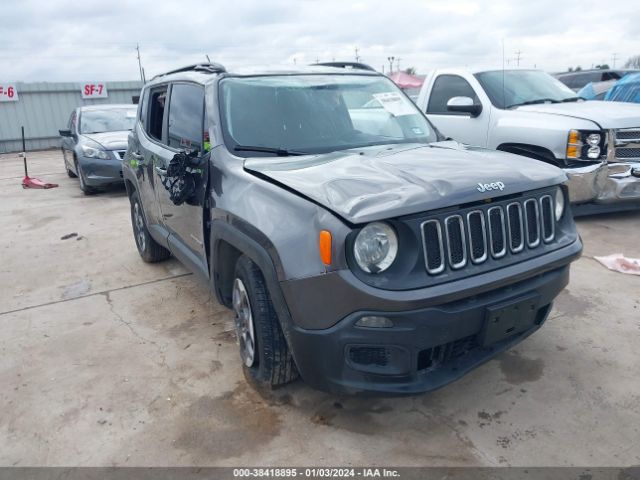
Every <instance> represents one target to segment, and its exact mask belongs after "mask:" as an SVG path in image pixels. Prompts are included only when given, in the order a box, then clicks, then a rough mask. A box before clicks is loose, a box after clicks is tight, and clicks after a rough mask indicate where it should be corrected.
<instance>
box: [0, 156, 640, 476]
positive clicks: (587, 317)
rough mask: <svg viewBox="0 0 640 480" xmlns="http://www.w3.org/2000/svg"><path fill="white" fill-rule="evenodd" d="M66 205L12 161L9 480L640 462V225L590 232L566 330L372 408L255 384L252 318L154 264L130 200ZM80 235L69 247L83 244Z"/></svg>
mask: <svg viewBox="0 0 640 480" xmlns="http://www.w3.org/2000/svg"><path fill="white" fill-rule="evenodd" d="M30 158H31V162H30V173H31V174H32V175H33V176H37V177H40V178H42V179H46V180H47V181H53V182H58V183H59V184H60V187H59V188H57V189H53V190H46V191H45V190H23V189H22V188H21V187H20V181H21V178H22V175H23V171H22V164H21V161H20V160H19V159H18V157H17V155H2V156H0V225H1V226H2V228H1V230H0V287H1V288H0V358H1V359H2V361H1V363H0V386H1V387H2V388H1V390H0V465H3V466H4V465H20V466H34V465H66V466H74V465H82V466H98V465H99V466H108V465H149V466H151V465H157V466H167V465H309V464H311V465H364V466H372V465H407V466H408V465H440V466H463V465H520V466H531V465H580V466H599V465H609V466H624V465H631V464H638V463H640V374H639V372H640V354H639V353H638V352H639V351H640V277H638V276H632V275H623V274H620V273H615V272H611V271H608V270H606V269H605V268H604V267H602V266H601V265H600V264H598V263H597V262H596V261H594V260H593V259H592V258H591V257H592V256H593V255H606V254H610V253H615V252H624V253H625V254H626V255H627V256H630V257H640V241H639V238H640V235H639V233H640V214H638V213H625V214H617V215H607V216H599V217H593V218H590V219H582V220H580V221H579V228H580V231H581V234H582V236H583V239H584V243H585V251H584V256H583V257H582V258H581V259H580V260H579V261H578V262H577V263H575V264H574V266H573V270H572V280H571V283H570V285H569V287H568V289H567V290H566V291H565V292H563V294H562V295H561V296H560V298H559V299H558V301H557V304H556V306H555V308H554V310H553V312H552V314H551V318H550V320H549V321H548V322H547V324H546V325H545V326H544V327H543V328H542V329H541V330H540V331H539V332H538V333H536V334H534V335H533V336H532V337H530V338H529V339H527V340H526V341H525V342H524V343H522V344H520V345H519V346H518V347H517V348H515V349H514V350H512V351H509V352H507V353H505V354H503V355H501V356H500V357H499V358H497V359H495V360H493V361H491V362H489V363H487V364H485V365H484V366H482V367H481V368H479V369H477V370H475V371H474V372H472V373H471V374H469V375H467V376H466V377H465V378H463V379H462V380H460V381H458V382H455V383H453V384H452V385H449V386H447V387H445V388H443V389H441V390H438V391H436V392H433V393H430V394H426V395H421V396H417V397H409V398H390V399H384V398H383V399H380V398H376V399H360V398H349V397H336V396H331V395H327V394H324V393H321V392H317V391H314V390H311V389H310V388H308V387H306V386H305V385H304V384H303V383H302V382H297V383H295V384H293V385H291V386H288V387H285V388H283V389H280V390H278V391H277V394H276V395H275V397H274V398H273V399H272V400H270V401H266V400H264V399H262V398H261V397H260V396H259V395H258V394H256V393H255V392H254V391H253V390H252V389H251V388H250V387H248V385H247V383H246V382H245V380H244V377H243V375H242V369H241V367H240V360H239V354H238V352H237V347H236V344H235V338H234V333H233V327H232V320H233V319H232V315H231V314H230V312H229V311H227V310H226V309H224V308H223V307H221V306H219V305H218V304H217V303H216V301H215V300H214V299H213V298H212V297H211V296H210V295H209V293H208V291H207V288H206V286H205V285H203V284H201V283H198V281H197V280H196V279H195V278H194V276H193V275H190V274H188V273H187V271H186V270H185V269H184V268H183V267H182V266H181V265H180V264H179V263H177V262H176V261H175V260H173V259H172V260H169V261H167V262H165V263H162V264H156V265H147V264H145V263H143V262H142V261H141V260H140V258H139V257H138V253H137V251H136V248H135V245H134V241H133V237H132V234H131V226H130V220H129V208H128V205H129V204H128V201H127V198H126V195H125V193H124V190H122V191H111V192H108V193H102V194H98V195H95V196H89V197H85V196H84V195H83V194H82V193H81V192H80V190H79V188H78V185H77V180H75V179H70V178H68V177H67V176H66V174H65V172H64V169H63V163H62V158H61V155H60V154H59V152H57V151H50V152H39V153H32V154H30ZM72 233H76V234H77V236H73V237H71V238H68V239H64V240H63V239H62V238H63V237H64V236H65V235H68V234H72Z"/></svg>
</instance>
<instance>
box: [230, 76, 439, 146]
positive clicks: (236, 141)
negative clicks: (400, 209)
mask: <svg viewBox="0 0 640 480" xmlns="http://www.w3.org/2000/svg"><path fill="white" fill-rule="evenodd" d="M220 96H221V100H220V113H221V116H222V126H223V131H224V136H225V142H226V143H227V148H229V150H231V151H232V152H234V153H236V154H238V155H241V156H257V155H262V156H264V155H287V154H298V155H299V154H304V153H324V152H330V151H335V150H345V149H349V148H356V147H363V146H368V145H380V144H394V143H413V142H417V143H428V142H433V141H435V140H437V134H436V132H435V129H434V128H433V127H432V126H431V124H430V123H429V122H428V120H427V119H426V118H425V117H424V115H422V113H421V112H420V110H418V108H417V107H416V106H415V105H414V104H413V102H411V101H410V100H409V99H407V97H405V96H404V95H403V94H402V92H400V90H399V89H398V88H397V87H396V86H395V85H394V83H393V82H391V80H388V79H387V78H384V77H380V76H363V75H287V76H264V77H249V78H227V79H224V80H223V81H222V82H221V87H220ZM247 147H259V148H256V149H252V148H247Z"/></svg>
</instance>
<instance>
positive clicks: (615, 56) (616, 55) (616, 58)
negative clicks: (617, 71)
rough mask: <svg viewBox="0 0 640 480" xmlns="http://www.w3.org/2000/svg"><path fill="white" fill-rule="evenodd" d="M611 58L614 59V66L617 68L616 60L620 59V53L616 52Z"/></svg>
mask: <svg viewBox="0 0 640 480" xmlns="http://www.w3.org/2000/svg"><path fill="white" fill-rule="evenodd" d="M611 59H612V60H613V68H616V60H618V54H617V53H614V54H613V56H612V57H611Z"/></svg>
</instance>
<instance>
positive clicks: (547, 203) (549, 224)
mask: <svg viewBox="0 0 640 480" xmlns="http://www.w3.org/2000/svg"><path fill="white" fill-rule="evenodd" d="M540 209H541V216H540V218H541V219H542V238H543V239H544V241H545V242H549V241H550V240H553V236H554V234H555V232H554V225H555V222H554V219H553V215H554V213H553V200H551V197H550V196H549V195H545V196H544V197H542V198H541V199H540Z"/></svg>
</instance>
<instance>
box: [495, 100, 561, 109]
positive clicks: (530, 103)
mask: <svg viewBox="0 0 640 480" xmlns="http://www.w3.org/2000/svg"><path fill="white" fill-rule="evenodd" d="M547 102H549V103H560V100H556V99H555V98H537V99H535V100H529V101H526V102H521V103H514V104H512V105H507V107H506V108H513V107H521V106H522V105H537V104H540V103H547Z"/></svg>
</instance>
